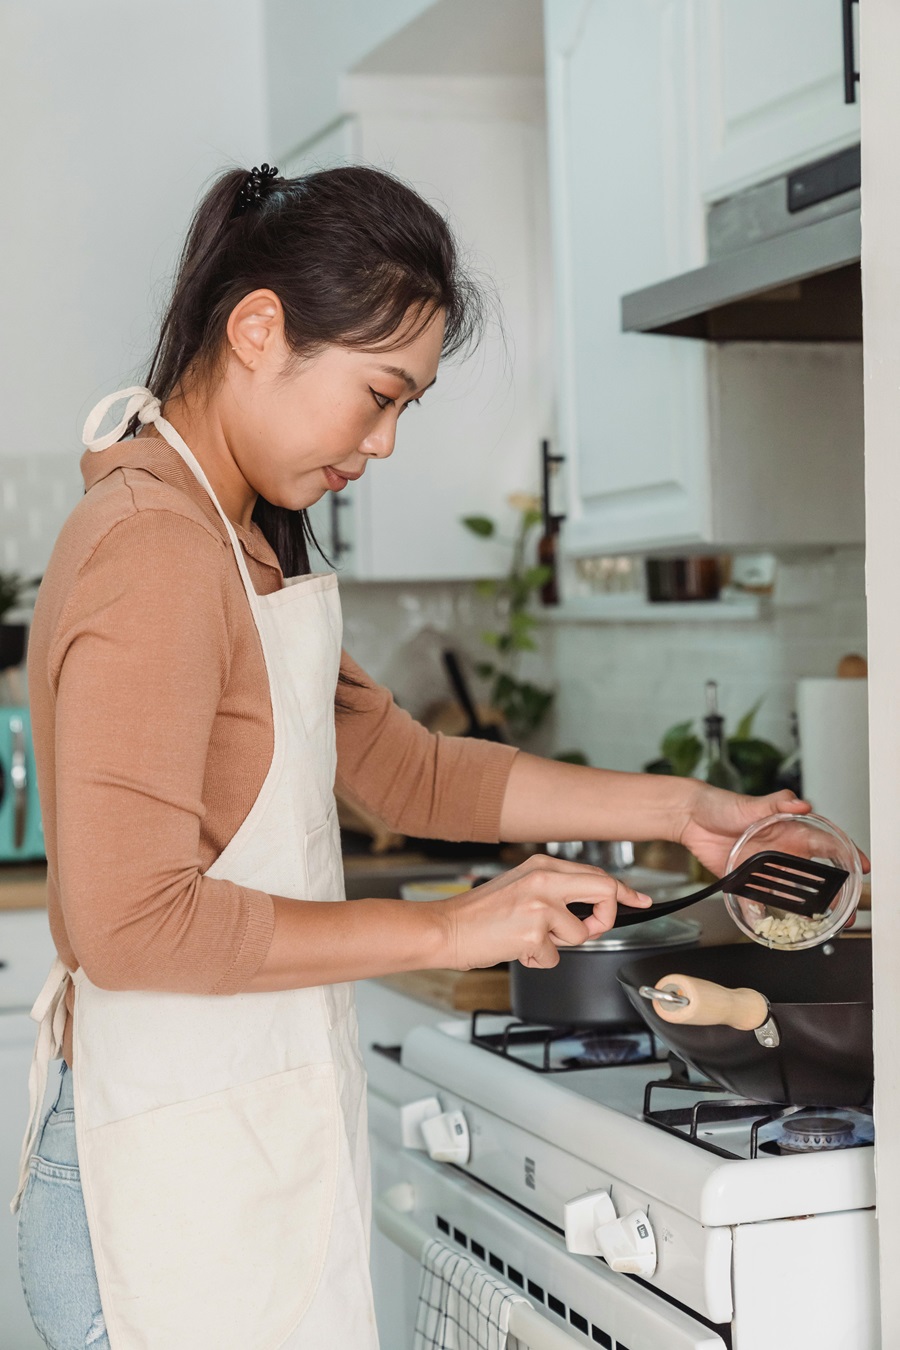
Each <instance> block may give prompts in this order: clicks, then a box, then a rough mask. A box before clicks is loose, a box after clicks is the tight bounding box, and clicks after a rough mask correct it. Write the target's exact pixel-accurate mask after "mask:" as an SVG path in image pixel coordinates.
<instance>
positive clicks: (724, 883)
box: [569, 850, 850, 928]
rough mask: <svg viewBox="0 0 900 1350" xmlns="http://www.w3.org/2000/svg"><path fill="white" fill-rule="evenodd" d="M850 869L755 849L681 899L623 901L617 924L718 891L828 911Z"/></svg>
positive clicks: (576, 910) (583, 912) (801, 910)
mask: <svg viewBox="0 0 900 1350" xmlns="http://www.w3.org/2000/svg"><path fill="white" fill-rule="evenodd" d="M849 875H850V873H849V872H845V871H843V869H842V868H840V867H831V866H830V865H829V864H828V863H820V862H813V861H811V860H810V859H809V858H796V857H795V856H794V855H793V854H792V853H778V852H776V851H775V850H770V851H768V852H766V853H754V855H753V857H752V858H748V859H747V861H746V862H742V863H741V865H740V867H736V868H735V870H734V871H733V872H729V873H728V876H727V877H722V878H721V879H720V880H719V881H714V882H713V883H712V885H710V886H704V888H703V890H702V891H694V893H693V895H684V896H682V897H681V899H679V900H665V901H663V902H662V903H661V904H659V905H652V906H651V907H650V909H631V907H630V906H626V905H620V906H619V912H618V914H617V915H616V921H615V924H614V925H613V927H614V928H627V927H629V926H630V925H631V924H635V923H647V922H648V921H649V920H650V919H659V918H662V917H663V915H665V914H676V913H677V912H678V910H679V909H687V908H688V906H689V905H696V903H697V901H698V900H708V899H709V897H710V896H711V895H718V893H719V892H720V891H727V892H728V894H729V895H740V896H742V897H743V898H744V899H746V900H758V901H759V902H760V903H761V904H763V905H770V906H772V908H774V909H784V910H788V911H789V912H790V913H791V914H802V915H804V916H805V917H806V918H812V917H813V916H814V915H816V914H823V913H824V912H825V910H826V909H827V908H828V906H829V905H830V904H831V902H832V901H833V900H834V898H835V896H836V895H837V894H838V893H839V892H840V889H841V887H842V886H843V884H844V882H845V881H846V880H847V878H848V876H849ZM569 909H570V910H571V911H572V913H573V914H576V915H577V916H578V918H579V919H584V918H587V916H588V914H590V913H591V912H592V906H591V905H589V904H587V903H586V902H584V901H578V902H576V903H575V904H571V905H569Z"/></svg>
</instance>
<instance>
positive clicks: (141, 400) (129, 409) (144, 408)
mask: <svg viewBox="0 0 900 1350" xmlns="http://www.w3.org/2000/svg"><path fill="white" fill-rule="evenodd" d="M123 398H124V399H127V400H128V402H127V403H126V404H125V412H124V414H123V415H122V418H121V420H120V421H119V422H117V423H116V425H115V426H114V427H113V429H112V431H108V432H107V433H106V435H105V436H98V435H97V430H98V428H99V427H100V425H101V423H102V422H103V419H104V418H105V416H106V414H107V413H108V412H109V410H110V408H114V407H115V405H116V404H117V403H121V402H122V399H123ZM160 412H161V405H160V402H159V399H158V398H156V396H155V395H154V394H152V393H151V392H150V390H149V389H145V388H144V387H143V385H140V384H133V385H131V386H130V388H128V389H119V390H117V391H116V393H114V394H107V395H106V398H101V400H100V402H99V403H98V404H97V406H96V407H95V408H92V409H91V411H90V412H89V413H88V415H87V421H86V422H85V424H84V431H83V432H82V433H81V441H82V444H83V445H86V446H87V448H88V450H93V451H94V452H95V453H96V452H97V451H99V450H108V449H109V447H110V446H111V445H115V444H116V442H117V441H120V440H121V439H122V437H123V436H124V435H125V432H126V431H127V430H128V424H129V422H130V421H131V419H132V418H133V417H137V419H138V421H139V422H141V423H142V425H145V426H146V424H147V423H148V422H155V421H156V419H157V418H158V417H159V415H160Z"/></svg>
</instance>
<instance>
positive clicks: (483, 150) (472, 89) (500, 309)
mask: <svg viewBox="0 0 900 1350" xmlns="http://www.w3.org/2000/svg"><path fill="white" fill-rule="evenodd" d="M344 94H345V106H346V107H347V109H348V116H347V117H346V118H345V119H344V120H343V121H342V122H341V124H340V126H338V127H336V128H333V129H331V130H330V131H329V132H328V134H327V135H326V136H324V137H322V138H320V139H319V140H318V141H317V142H315V143H314V144H313V145H311V146H308V147H306V148H305V150H304V153H303V155H302V156H301V157H298V158H297V159H295V160H293V161H291V162H290V163H289V165H288V169H289V171H290V172H291V173H296V172H304V171H306V170H308V169H309V168H312V167H317V166H318V167H326V166H327V165H328V164H333V163H340V162H353V161H355V162H361V163H368V164H373V165H375V166H377V167H381V168H386V169H389V170H391V171H392V172H395V173H397V174H398V175H399V176H400V177H402V178H403V179H405V180H406V181H407V182H409V183H411V184H412V185H413V186H414V187H415V188H416V189H417V190H418V191H420V192H421V193H422V195H423V196H425V197H426V198H427V199H428V200H430V201H432V202H434V203H435V204H436V205H437V206H438V208H439V209H441V210H442V211H447V212H449V215H450V217H451V220H452V223H453V226H454V229H455V232H456V234H457V238H458V239H459V241H460V243H461V246H462V250H463V253H464V255H466V256H467V257H469V258H470V259H471V260H472V263H473V265H474V267H475V269H476V271H477V272H478V274H479V276H480V277H481V278H483V279H484V280H485V283H486V290H487V293H488V297H489V301H490V302H491V303H493V299H494V297H495V296H496V299H497V301H498V302H499V303H498V305H497V308H496V310H495V312H494V313H492V314H491V315H490V316H489V322H488V326H487V330H486V332H485V335H484V337H483V339H482V342H481V344H480V345H479V347H478V349H477V351H475V352H474V353H473V354H472V355H471V356H470V357H469V358H468V359H459V358H456V359H454V360H452V361H450V362H447V363H446V364H444V365H442V366H441V369H440V373H439V377H438V382H437V385H436V387H435V388H434V389H431V390H429V391H428V393H427V394H426V395H425V397H424V398H423V400H422V403H421V405H420V406H413V407H410V408H409V409H408V410H407V411H406V413H405V414H404V416H403V419H402V421H401V423H400V426H399V429H398V436H397V447H396V450H395V452H394V454H393V456H392V457H391V458H390V459H389V460H387V461H385V462H382V463H373V464H370V465H369V466H368V468H367V470H366V474H365V477H364V478H363V479H361V480H360V481H359V482H358V483H355V484H352V485H351V486H349V487H348V488H345V489H344V491H343V492H342V493H341V494H340V497H339V498H337V499H336V500H335V499H333V498H332V497H331V496H330V495H329V497H328V498H326V499H325V500H324V501H323V502H322V503H321V504H320V505H319V506H318V508H317V509H315V510H314V511H313V512H312V513H311V519H312V521H313V527H314V529H315V530H316V531H317V533H318V534H319V535H320V537H321V538H322V541H323V544H324V546H325V549H326V552H330V553H331V554H332V556H333V557H334V554H335V552H340V555H341V556H340V557H334V561H335V562H336V563H338V565H339V568H340V570H341V572H342V573H343V574H344V575H347V576H351V577H356V578H358V579H360V580H380V581H403V580H418V581H427V580H442V579H455V578H475V577H479V576H486V575H492V574H493V575H500V574H501V573H502V572H503V571H505V569H506V565H507V558H506V550H505V549H504V548H503V546H502V545H499V544H497V543H494V542H492V541H485V542H483V543H479V544H478V545H475V544H474V543H473V540H472V537H471V535H470V534H469V533H468V532H467V531H466V530H464V529H463V527H462V525H461V524H460V521H461V518H462V517H463V516H466V515H475V514H486V515H491V516H494V517H498V518H500V519H501V520H502V519H503V518H504V517H506V518H507V519H509V517H510V510H509V507H508V506H507V503H506V498H507V497H508V496H509V494H511V493H513V492H522V491H531V490H533V489H534V488H535V487H536V484H537V480H538V473H539V452H538V445H539V440H540V437H541V435H542V434H545V433H546V429H547V426H548V424H549V421H550V403H551V376H550V361H549V359H548V352H547V350H546V346H547V343H548V330H549V315H550V310H551V301H550V292H549V276H548V267H547V256H548V248H549V245H548V229H549V227H548V223H547V207H546V200H547V189H546V180H545V173H546V148H545V141H544V106H543V82H542V81H541V80H540V79H529V78H525V77H523V78H509V79H493V78H483V79H482V78H464V77H460V78H453V79H442V78H436V79H418V78H415V77H390V78H388V77H375V76H359V77H353V78H349V79H348V80H347V81H346V82H345V86H344ZM336 545H337V549H336V547H335V546H336Z"/></svg>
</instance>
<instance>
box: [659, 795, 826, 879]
mask: <svg viewBox="0 0 900 1350" xmlns="http://www.w3.org/2000/svg"><path fill="white" fill-rule="evenodd" d="M811 810H812V808H811V806H810V804H809V802H804V801H800V799H799V798H798V797H796V796H795V795H794V793H793V792H791V791H790V789H787V788H785V789H783V790H782V791H781V792H772V793H770V794H769V796H768V797H744V796H741V794H740V793H737V792H726V791H725V790H724V789H722V788H714V787H710V786H709V784H707V783H696V784H693V785H692V786H691V791H690V795H689V797H688V801H687V803H686V812H685V817H684V821H683V824H682V825H681V828H680V830H679V832H678V834H677V835H676V838H677V842H678V843H679V844H684V846H685V848H688V849H690V851H691V853H693V855H694V857H695V858H698V859H699V860H700V862H702V863H703V866H704V867H708V868H709V870H710V872H713V873H714V874H715V875H716V876H717V877H720V876H722V875H723V874H724V872H725V868H726V866H727V864H728V855H729V853H730V852H731V849H732V846H733V844H734V843H735V842H736V841H737V840H738V839H739V838H740V836H741V835H742V834H743V833H744V830H746V828H747V826H748V825H752V824H753V823H754V821H757V820H764V819H765V818H766V816H776V815H779V814H784V815H788V814H790V815H795V816H805V815H807V814H808V813H809V812H810V811H811Z"/></svg>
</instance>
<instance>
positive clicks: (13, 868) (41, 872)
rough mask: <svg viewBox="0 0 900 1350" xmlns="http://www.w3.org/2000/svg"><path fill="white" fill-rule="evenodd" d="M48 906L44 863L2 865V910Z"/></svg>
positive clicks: (0, 891) (0, 871) (0, 902)
mask: <svg viewBox="0 0 900 1350" xmlns="http://www.w3.org/2000/svg"><path fill="white" fill-rule="evenodd" d="M46 908H47V868H46V865H45V864H44V863H35V864H28V865H19V864H17V863H11V864H6V865H4V866H2V867H0V911H3V910H14V909H46Z"/></svg>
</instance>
